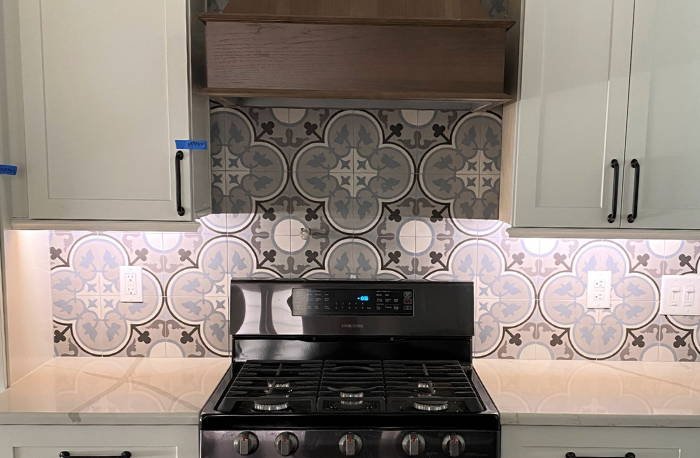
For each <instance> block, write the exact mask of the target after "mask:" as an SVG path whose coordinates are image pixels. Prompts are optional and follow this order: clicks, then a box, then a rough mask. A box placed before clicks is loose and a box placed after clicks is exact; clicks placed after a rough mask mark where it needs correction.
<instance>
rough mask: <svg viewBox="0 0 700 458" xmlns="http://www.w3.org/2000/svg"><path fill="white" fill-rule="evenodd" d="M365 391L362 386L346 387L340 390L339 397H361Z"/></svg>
mask: <svg viewBox="0 0 700 458" xmlns="http://www.w3.org/2000/svg"><path fill="white" fill-rule="evenodd" d="M364 395H365V393H364V391H363V390H362V388H357V387H354V386H352V387H348V388H343V389H341V390H340V397H341V398H361V397H364Z"/></svg>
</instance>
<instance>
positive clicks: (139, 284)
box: [119, 266, 143, 302]
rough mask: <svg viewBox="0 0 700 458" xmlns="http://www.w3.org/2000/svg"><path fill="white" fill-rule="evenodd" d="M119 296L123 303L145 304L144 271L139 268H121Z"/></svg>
mask: <svg viewBox="0 0 700 458" xmlns="http://www.w3.org/2000/svg"><path fill="white" fill-rule="evenodd" d="M119 295H120V296H121V297H120V299H119V300H120V301H122V302H143V269H142V268H141V267H138V266H120V267H119Z"/></svg>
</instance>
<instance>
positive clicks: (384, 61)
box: [207, 22, 506, 99]
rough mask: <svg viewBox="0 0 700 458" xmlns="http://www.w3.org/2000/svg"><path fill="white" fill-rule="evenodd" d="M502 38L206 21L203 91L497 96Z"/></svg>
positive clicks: (493, 31) (444, 31) (455, 31)
mask: <svg viewBox="0 0 700 458" xmlns="http://www.w3.org/2000/svg"><path fill="white" fill-rule="evenodd" d="M505 38H506V30H505V29H504V28H463V27H462V28H453V27H442V28H430V27H408V26H384V27H374V26H353V25H327V24H293V23H241V22H208V23H207V75H208V87H209V88H219V89H244V88H245V89H248V90H257V89H260V90H278V91H282V92H294V91H321V92H326V93H333V92H339V93H342V92H346V93H352V94H356V95H360V96H361V94H371V95H368V97H369V98H376V94H387V95H388V94H413V93H419V94H423V96H422V97H427V98H430V97H437V98H440V99H445V98H453V97H458V96H459V94H472V95H473V94H479V93H488V94H502V93H503V79H504V65H505ZM340 98H342V97H340ZM360 98H362V97H360ZM394 98H396V97H394ZM408 98H411V97H408Z"/></svg>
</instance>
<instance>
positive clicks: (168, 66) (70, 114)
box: [19, 0, 210, 221]
mask: <svg viewBox="0 0 700 458" xmlns="http://www.w3.org/2000/svg"><path fill="white" fill-rule="evenodd" d="M196 3H203V1H202V2H196ZM194 6H195V5H193V4H191V2H188V1H187V0H101V1H95V0H22V1H21V2H20V9H19V18H20V38H21V61H22V83H23V93H24V118H25V119H24V121H25V122H24V127H25V147H26V177H27V188H28V193H27V194H28V212H27V215H26V216H28V217H29V218H31V219H69V220H127V221H128V220H131V221H137V220H140V221H192V220H193V219H194V218H195V217H196V216H198V214H201V213H203V212H207V211H208V209H209V207H210V181H209V180H210V173H209V170H210V166H209V155H208V152H207V151H196V150H192V151H190V150H181V151H182V155H181V157H182V159H181V160H178V157H179V156H178V149H176V146H175V140H209V138H208V136H209V134H208V124H209V121H208V101H207V100H206V99H205V98H202V97H199V96H198V95H197V94H196V92H195V90H194V86H195V82H194V81H193V79H195V78H196V75H195V71H194V70H196V69H193V66H195V65H196V64H193V63H192V61H191V59H190V43H191V41H192V33H193V30H196V28H197V27H198V25H197V23H198V22H199V21H198V19H197V18H196V16H195V15H194V14H193V11H196V10H197V8H195V7H194ZM191 7H192V9H193V11H190V8H191ZM202 9H203V6H202ZM193 16H194V17H193ZM193 27H194V28H195V29H193ZM178 162H179V164H178V165H176V163H178ZM178 166H179V168H180V174H179V175H180V179H178V176H177V173H176V172H177V168H178ZM178 194H179V195H180V201H179V204H180V206H181V208H182V209H183V210H184V211H180V212H179V213H178Z"/></svg>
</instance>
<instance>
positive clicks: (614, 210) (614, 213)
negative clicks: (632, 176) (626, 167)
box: [608, 159, 620, 224]
mask: <svg viewBox="0 0 700 458" xmlns="http://www.w3.org/2000/svg"><path fill="white" fill-rule="evenodd" d="M610 167H612V168H613V169H614V170H615V178H614V179H613V194H612V196H613V197H612V213H610V214H609V215H608V223H610V224H612V223H614V222H615V220H616V219H617V190H618V188H619V187H620V163H619V162H617V159H613V160H612V162H610Z"/></svg>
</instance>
